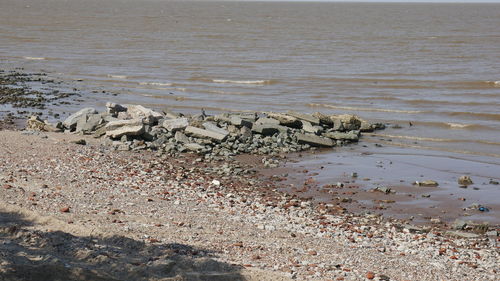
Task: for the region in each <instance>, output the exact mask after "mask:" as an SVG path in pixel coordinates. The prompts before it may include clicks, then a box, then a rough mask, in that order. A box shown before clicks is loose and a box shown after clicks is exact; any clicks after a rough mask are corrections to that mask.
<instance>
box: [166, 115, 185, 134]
mask: <svg viewBox="0 0 500 281" xmlns="http://www.w3.org/2000/svg"><path fill="white" fill-rule="evenodd" d="M162 126H163V127H164V128H165V129H167V130H168V131H171V132H175V131H179V130H184V129H185V128H186V127H187V126H189V122H188V119H187V118H176V119H167V120H165V121H163V124H162Z"/></svg>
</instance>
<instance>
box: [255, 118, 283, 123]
mask: <svg viewBox="0 0 500 281" xmlns="http://www.w3.org/2000/svg"><path fill="white" fill-rule="evenodd" d="M255 124H257V125H269V124H272V125H279V124H280V121H278V120H276V119H274V118H269V117H262V118H259V119H257V121H255Z"/></svg>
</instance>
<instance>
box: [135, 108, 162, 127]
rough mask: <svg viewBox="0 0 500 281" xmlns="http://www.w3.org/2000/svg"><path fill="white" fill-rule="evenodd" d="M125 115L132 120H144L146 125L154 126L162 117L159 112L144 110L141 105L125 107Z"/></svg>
mask: <svg viewBox="0 0 500 281" xmlns="http://www.w3.org/2000/svg"><path fill="white" fill-rule="evenodd" d="M126 107H127V114H128V115H129V116H130V118H132V119H139V118H141V119H144V120H145V123H146V124H154V123H156V122H158V120H160V119H161V118H163V115H162V114H161V113H159V112H156V111H153V110H151V109H149V108H145V107H144V106H142V105H126Z"/></svg>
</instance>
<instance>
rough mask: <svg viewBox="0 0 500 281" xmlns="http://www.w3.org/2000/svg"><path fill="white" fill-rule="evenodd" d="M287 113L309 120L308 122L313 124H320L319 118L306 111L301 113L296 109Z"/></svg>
mask: <svg viewBox="0 0 500 281" xmlns="http://www.w3.org/2000/svg"><path fill="white" fill-rule="evenodd" d="M287 114H288V115H290V116H292V117H295V118H297V119H299V120H301V121H307V122H309V123H311V124H312V125H319V124H320V120H319V118H318V117H314V116H313V115H310V114H304V113H299V112H295V111H288V112H287Z"/></svg>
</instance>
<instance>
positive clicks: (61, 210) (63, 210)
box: [59, 207, 69, 213]
mask: <svg viewBox="0 0 500 281" xmlns="http://www.w3.org/2000/svg"><path fill="white" fill-rule="evenodd" d="M59 211H60V212H61V213H69V207H62V208H61V209H59Z"/></svg>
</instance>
